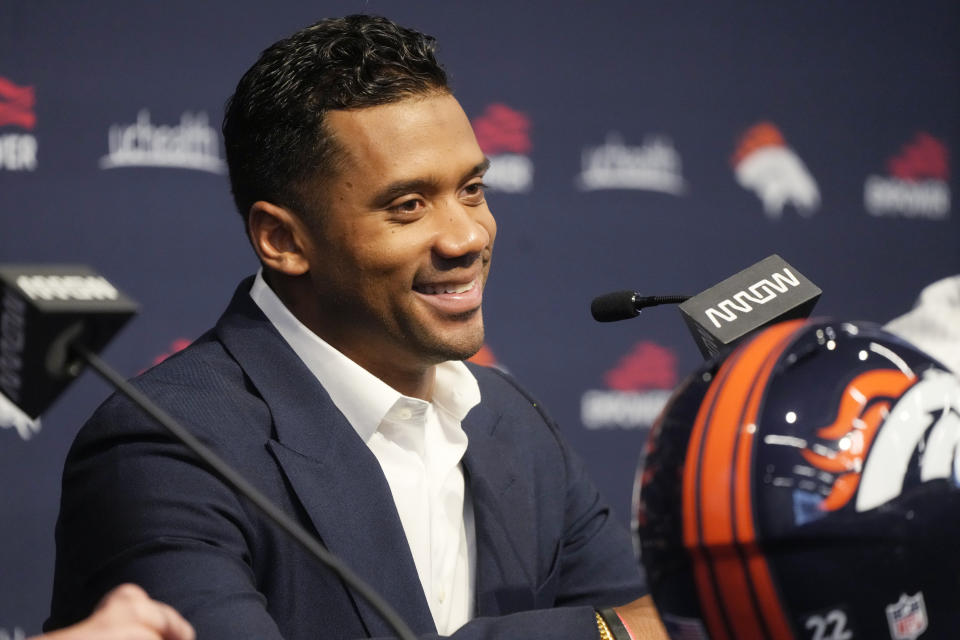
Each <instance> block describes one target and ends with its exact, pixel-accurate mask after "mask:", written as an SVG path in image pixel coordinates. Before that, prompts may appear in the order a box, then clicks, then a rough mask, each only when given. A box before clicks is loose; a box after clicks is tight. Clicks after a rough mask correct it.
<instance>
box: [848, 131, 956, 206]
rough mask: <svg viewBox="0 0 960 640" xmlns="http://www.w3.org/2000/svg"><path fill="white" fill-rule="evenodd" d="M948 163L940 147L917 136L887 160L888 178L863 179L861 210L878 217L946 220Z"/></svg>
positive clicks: (925, 135)
mask: <svg viewBox="0 0 960 640" xmlns="http://www.w3.org/2000/svg"><path fill="white" fill-rule="evenodd" d="M948 160H949V151H948V149H947V146H946V145H945V144H944V143H942V142H941V141H940V140H937V139H936V138H934V137H933V136H931V135H930V134H928V133H923V132H920V133H917V135H916V136H914V138H913V140H911V141H910V142H909V143H908V144H906V145H904V147H903V149H901V151H900V153H899V154H897V155H895V156H893V157H891V158H889V159H888V160H887V168H888V169H889V171H890V176H889V177H885V176H876V175H873V176H868V177H867V179H866V182H864V185H863V204H864V207H866V209H867V212H868V213H869V214H870V215H872V216H878V217H881V216H882V217H903V218H923V219H927V220H945V219H946V218H948V217H949V216H950V183H949V178H950V172H949V164H948Z"/></svg>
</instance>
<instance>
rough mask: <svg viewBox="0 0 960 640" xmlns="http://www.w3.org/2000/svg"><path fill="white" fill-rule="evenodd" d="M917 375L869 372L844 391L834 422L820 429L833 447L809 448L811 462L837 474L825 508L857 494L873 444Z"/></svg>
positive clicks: (807, 456)
mask: <svg viewBox="0 0 960 640" xmlns="http://www.w3.org/2000/svg"><path fill="white" fill-rule="evenodd" d="M914 382H916V378H915V377H913V376H908V375H906V374H904V373H902V372H900V371H894V370H892V369H876V370H873V371H867V372H866V373H862V374H860V375H858V376H857V377H856V378H854V379H853V380H852V381H851V382H850V384H848V385H847V388H846V389H845V390H844V392H843V397H842V399H841V400H840V409H839V410H838V411H837V417H836V419H835V420H834V421H833V423H832V424H829V425H827V426H825V427H822V428H820V429H819V430H817V436H818V437H820V438H821V439H823V440H828V441H833V446H832V447H827V446H824V447H816V449H817V450H816V451H814V450H813V449H810V448H807V449H804V450H803V452H802V453H803V457H804V459H806V461H807V462H808V463H810V464H811V465H813V466H814V467H816V468H817V469H820V470H821V471H826V472H828V473H832V474H836V475H837V479H836V481H834V483H833V488H832V489H831V490H830V494H829V495H828V496H827V497H826V498H824V500H823V502H821V503H820V508H821V509H823V510H824V511H836V510H838V509H841V508H843V507H844V506H845V505H846V504H847V503H849V502H850V500H851V498H853V496H854V495H856V493H857V487H858V486H859V484H860V476H861V473H862V472H863V466H864V462H865V461H866V458H867V455H868V454H869V451H870V445H871V443H872V442H873V440H874V438H875V437H876V435H877V432H878V431H879V429H880V426H881V425H882V424H883V422H884V420H886V418H887V415H888V414H889V412H890V408H891V403H892V402H893V401H894V400H896V399H897V398H898V397H900V396H901V395H902V394H903V392H904V391H906V389H907V388H908V387H910V385H912V384H913V383H914Z"/></svg>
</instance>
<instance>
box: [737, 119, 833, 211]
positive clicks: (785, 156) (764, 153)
mask: <svg viewBox="0 0 960 640" xmlns="http://www.w3.org/2000/svg"><path fill="white" fill-rule="evenodd" d="M731 162H732V164H733V168H734V173H735V174H736V177H737V182H738V183H740V186H741V187H743V188H744V189H749V190H751V191H753V192H754V193H756V194H757V197H758V198H760V201H761V202H762V203H763V210H764V212H765V213H766V214H767V216H768V217H769V218H772V219H778V218H780V217H781V216H782V215H783V210H784V208H785V207H786V206H787V205H792V206H793V208H794V209H796V211H797V212H798V213H799V214H800V215H802V216H805V217H809V216H811V215H813V214H814V212H816V210H817V209H819V208H820V190H819V189H818V188H817V183H816V181H814V179H813V176H811V175H810V172H809V171H808V170H807V167H806V165H804V164H803V161H802V160H801V159H800V156H798V155H797V154H796V152H795V151H794V150H793V149H791V148H790V147H788V146H787V143H786V140H785V139H784V137H783V134H782V133H780V130H779V129H777V127H776V126H775V125H773V124H772V123H769V122H760V123H758V124H755V125H754V126H752V127H750V128H749V129H748V130H747V131H746V132H745V133H744V134H743V136H741V138H740V141H739V142H738V144H737V148H736V151H735V152H734V154H733V157H732V158H731Z"/></svg>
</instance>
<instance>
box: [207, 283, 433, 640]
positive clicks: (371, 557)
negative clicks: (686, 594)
mask: <svg viewBox="0 0 960 640" xmlns="http://www.w3.org/2000/svg"><path fill="white" fill-rule="evenodd" d="M250 284H251V281H250V280H249V279H248V280H245V281H244V282H243V283H241V285H240V287H239V288H238V289H237V293H236V294H235V295H234V299H233V302H232V303H231V305H230V307H229V308H228V310H227V312H226V313H225V314H224V316H223V317H222V318H221V320H220V323H218V325H217V333H218V335H219V337H220V339H221V341H222V342H223V344H224V345H225V346H226V348H227V349H228V350H229V351H230V353H231V355H232V356H233V357H234V358H235V359H236V360H237V362H238V363H239V364H240V365H241V367H243V369H244V371H245V372H246V373H247V375H248V376H249V377H250V380H251V381H252V382H253V384H254V386H255V387H256V389H257V391H258V392H259V393H260V395H261V396H262V397H263V399H264V401H265V402H266V403H267V406H269V407H270V411H271V413H272V415H273V421H274V428H275V431H276V440H275V441H271V442H269V443H268V444H267V446H268V448H269V449H270V451H271V452H272V453H273V455H274V457H275V458H276V460H277V463H278V464H279V465H280V467H281V468H282V470H283V472H284V474H285V475H286V477H287V479H288V480H289V481H290V484H291V486H292V487H293V490H294V492H295V493H296V496H297V498H298V499H299V501H300V502H301V504H302V505H303V507H304V509H305V510H306V512H307V514H308V515H309V517H310V520H311V522H312V523H313V525H314V527H315V528H316V530H317V533H318V534H319V537H320V539H321V540H322V541H323V543H324V545H325V546H326V547H327V549H329V550H330V551H331V552H332V553H334V554H336V555H337V556H338V557H340V558H341V559H342V560H343V561H344V562H345V563H346V564H347V565H349V566H350V567H351V568H352V569H353V570H354V571H355V572H356V573H357V575H358V576H360V578H362V579H363V580H365V581H366V582H368V583H369V584H370V585H372V586H373V587H374V588H375V589H376V590H377V591H378V592H379V593H380V594H381V595H382V596H383V597H384V598H385V599H386V600H387V602H389V603H390V604H391V605H392V606H393V607H394V608H395V609H397V611H399V612H400V614H401V616H402V617H403V618H404V619H405V620H406V622H407V623H408V624H409V625H410V626H411V628H412V629H414V630H415V631H417V632H418V633H423V632H434V633H435V632H436V628H435V627H434V624H433V618H432V616H431V614H430V609H429V606H428V604H427V601H426V598H425V596H424V594H423V590H422V589H420V588H411V585H418V586H419V584H420V581H419V577H418V575H417V569H416V565H415V564H414V562H413V556H412V555H411V553H410V549H409V546H408V545H407V542H406V534H405V533H404V531H403V525H402V524H401V523H400V517H399V515H398V514H397V511H396V506H395V505H394V502H393V497H392V495H391V493H390V487H389V485H388V484H387V481H386V478H385V477H384V476H383V472H382V470H381V469H380V465H379V463H378V462H377V460H376V458H375V457H374V455H373V453H372V452H371V451H370V450H369V449H368V448H367V446H366V444H365V443H364V442H363V441H362V440H361V439H360V437H359V436H358V435H357V433H356V431H354V429H353V427H351V426H350V424H349V423H348V422H347V420H346V418H345V417H344V416H343V414H342V413H340V411H339V410H338V409H337V408H336V406H335V405H334V404H333V402H332V401H331V400H330V397H329V396H328V395H327V392H326V391H325V390H324V389H323V387H322V386H321V385H320V383H319V382H318V381H317V379H316V378H315V377H314V376H313V374H312V373H311V372H310V370H309V369H307V367H306V365H304V364H303V362H302V361H301V360H300V358H299V357H298V356H297V355H296V354H295V353H294V351H293V350H292V349H291V348H290V346H289V345H288V344H287V343H286V341H285V340H283V338H282V337H281V336H280V334H279V333H278V332H277V331H276V329H274V327H273V325H271V324H270V323H269V321H268V320H267V319H266V318H265V317H264V316H263V314H262V312H261V311H260V309H259V308H258V307H257V306H256V304H255V303H254V302H253V301H252V300H251V299H250V297H249V295H248V294H247V292H248V291H249V289H250ZM351 596H352V597H353V598H354V601H355V603H356V606H357V609H358V610H359V611H360V614H361V616H362V618H363V621H364V624H365V626H366V627H367V629H368V630H369V631H370V633H371V635H374V636H377V635H389V634H390V633H391V631H390V629H389V628H388V627H387V626H386V625H385V623H384V622H383V621H382V620H381V618H380V616H379V615H378V614H377V613H376V612H374V611H373V609H372V608H371V607H370V605H369V603H367V602H366V601H365V600H363V599H362V598H360V597H358V596H355V595H353V594H352V593H351ZM318 605H319V603H318Z"/></svg>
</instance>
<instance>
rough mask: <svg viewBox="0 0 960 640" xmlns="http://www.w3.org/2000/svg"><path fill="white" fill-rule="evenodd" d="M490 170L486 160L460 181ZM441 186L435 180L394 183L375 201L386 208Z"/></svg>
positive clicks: (473, 167) (466, 173)
mask: <svg viewBox="0 0 960 640" xmlns="http://www.w3.org/2000/svg"><path fill="white" fill-rule="evenodd" d="M489 168H490V158H484V159H483V161H482V162H478V163H477V164H475V165H474V166H472V167H470V169H469V170H468V171H465V172H464V173H463V176H462V177H461V178H460V181H461V182H463V181H464V180H469V179H470V178H472V177H474V176H478V175H482V174H483V173H485V172H486V171H487V169H489ZM438 185H439V181H438V180H436V179H433V178H416V179H414V180H403V181H402V182H394V183H393V184H389V185H387V186H386V187H384V189H383V190H382V191H380V192H379V193H378V194H377V195H376V196H374V198H373V200H374V202H375V203H377V206H381V207H385V206H387V205H388V204H390V202H391V201H392V200H394V199H396V198H399V197H400V196H402V195H406V194H408V193H418V192H422V191H429V190H431V189H436V188H437V187H438Z"/></svg>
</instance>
